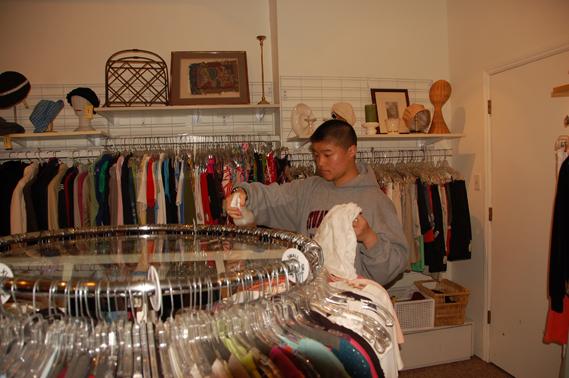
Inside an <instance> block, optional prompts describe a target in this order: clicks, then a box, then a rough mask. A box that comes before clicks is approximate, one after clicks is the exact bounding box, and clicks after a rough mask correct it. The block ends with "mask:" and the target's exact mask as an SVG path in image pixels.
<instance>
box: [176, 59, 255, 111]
mask: <svg viewBox="0 0 569 378" xmlns="http://www.w3.org/2000/svg"><path fill="white" fill-rule="evenodd" d="M171 73H172V75H171V76H172V85H171V88H170V105H222V104H249V103H250V99H249V81H248V76H247V56H246V52H245V51H173V52H172V60H171Z"/></svg>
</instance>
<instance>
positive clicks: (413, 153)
mask: <svg viewBox="0 0 569 378" xmlns="http://www.w3.org/2000/svg"><path fill="white" fill-rule="evenodd" d="M286 153H287V154H288V157H289V158H288V160H289V161H290V162H291V163H292V164H313V158H312V153H311V152H308V151H292V152H290V151H287V152H286ZM451 156H452V150H451V149H450V148H439V149H427V148H425V147H423V148H417V149H381V148H375V147H370V148H363V149H358V151H357V156H356V160H358V161H362V162H367V163H379V162H384V161H385V162H401V163H407V162H419V161H434V160H446V159H447V158H449V157H451Z"/></svg>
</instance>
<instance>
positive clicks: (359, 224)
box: [352, 213, 377, 249]
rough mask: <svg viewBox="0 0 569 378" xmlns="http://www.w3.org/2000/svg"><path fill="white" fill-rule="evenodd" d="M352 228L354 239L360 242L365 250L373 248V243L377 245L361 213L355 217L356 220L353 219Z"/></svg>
mask: <svg viewBox="0 0 569 378" xmlns="http://www.w3.org/2000/svg"><path fill="white" fill-rule="evenodd" d="M352 226H353V227H354V232H355V233H356V238H357V239H358V241H359V242H362V243H363V244H364V245H365V247H366V248H367V249H369V248H371V247H373V246H374V245H375V243H377V235H376V234H375V232H373V230H372V229H371V227H370V226H369V223H368V222H367V220H366V219H365V218H364V216H363V215H362V214H361V213H360V214H359V215H358V216H357V217H356V219H354V221H353V222H352Z"/></svg>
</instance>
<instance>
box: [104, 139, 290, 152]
mask: <svg viewBox="0 0 569 378" xmlns="http://www.w3.org/2000/svg"><path fill="white" fill-rule="evenodd" d="M259 143H261V144H268V145H270V146H272V147H274V148H278V147H279V146H280V137H279V136H278V135H177V136H145V137H120V138H109V139H107V140H106V142H105V148H106V149H107V150H109V149H111V150H116V149H120V148H125V147H130V148H143V149H161V148H164V147H167V148H172V147H173V146H175V147H178V148H184V147H185V146H186V147H187V146H194V145H206V146H210V145H235V144H259Z"/></svg>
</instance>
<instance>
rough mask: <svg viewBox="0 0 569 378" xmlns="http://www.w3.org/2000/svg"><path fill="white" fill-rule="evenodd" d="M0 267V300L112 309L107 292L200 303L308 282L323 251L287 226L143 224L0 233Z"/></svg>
mask: <svg viewBox="0 0 569 378" xmlns="http://www.w3.org/2000/svg"><path fill="white" fill-rule="evenodd" d="M291 249H292V250H293V251H296V252H297V253H292V254H291V253H290V251H291ZM285 252H287V253H286V256H287V257H283V256H284V255H285ZM290 256H292V257H290ZM0 264H3V266H4V268H7V269H4V270H6V271H10V274H8V275H6V276H4V277H3V278H2V277H0V298H2V299H3V301H7V300H10V299H12V300H13V301H19V300H22V299H28V300H29V299H31V300H33V302H34V307H35V306H36V304H37V303H41V302H42V300H43V302H44V303H45V302H46V301H47V302H48V304H49V305H50V306H51V305H52V304H55V305H56V306H57V304H61V303H64V302H65V301H67V302H70V301H71V299H72V298H74V297H81V298H84V299H89V298H96V299H97V306H101V303H102V304H103V306H105V305H107V306H108V307H112V306H111V303H110V302H111V299H110V298H112V297H113V298H116V297H118V298H127V297H130V298H140V297H147V298H149V299H150V302H152V303H153V306H154V303H156V301H157V300H158V298H160V297H162V296H164V295H168V296H172V295H178V296H184V295H186V297H188V296H189V297H190V298H188V299H187V300H188V301H189V302H186V303H193V304H194V305H195V306H196V307H203V306H205V305H208V306H211V305H212V304H213V303H212V302H221V301H223V300H227V299H228V298H231V297H234V296H235V293H237V292H240V291H248V290H251V289H255V290H257V291H258V292H261V293H262V295H263V296H266V295H270V294H271V292H275V287H277V286H278V284H286V285H285V289H284V290H288V289H289V282H290V281H292V282H293V283H301V282H306V281H310V280H311V279H312V278H314V277H316V276H317V274H318V272H319V271H320V269H321V268H322V266H323V256H322V251H321V249H320V247H319V246H318V244H317V243H316V242H314V241H312V240H311V239H309V238H307V237H305V236H302V235H299V234H296V233H292V232H287V231H279V230H269V229H263V228H249V227H234V226H217V225H214V226H205V225H200V226H191V225H147V226H118V227H93V228H82V229H66V230H60V231H49V232H36V233H27V234H19V235H12V236H7V237H4V238H1V239H0ZM306 277H309V278H308V280H307V279H306ZM281 286H282V285H281ZM279 293H282V290H280V291H279ZM192 296H193V298H192ZM198 297H199V301H198V300H197V298H198ZM100 298H103V300H101V299H100ZM182 298H183V297H182ZM247 298H250V297H249V296H243V297H242V298H241V300H242V301H243V300H247ZM105 299H107V300H105ZM153 301H154V302H153ZM36 302H37V303H36Z"/></svg>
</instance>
